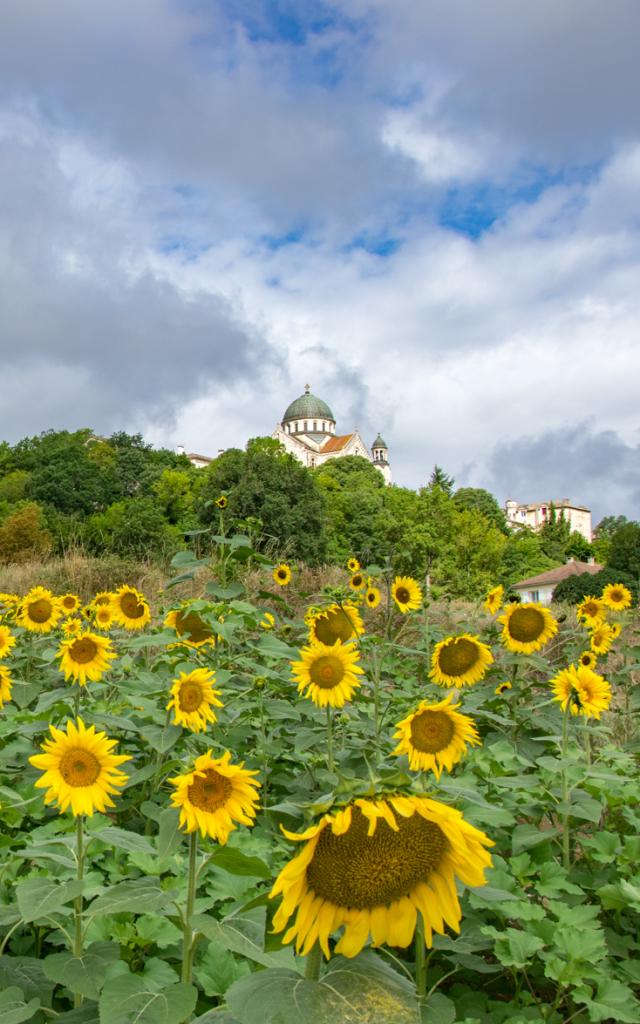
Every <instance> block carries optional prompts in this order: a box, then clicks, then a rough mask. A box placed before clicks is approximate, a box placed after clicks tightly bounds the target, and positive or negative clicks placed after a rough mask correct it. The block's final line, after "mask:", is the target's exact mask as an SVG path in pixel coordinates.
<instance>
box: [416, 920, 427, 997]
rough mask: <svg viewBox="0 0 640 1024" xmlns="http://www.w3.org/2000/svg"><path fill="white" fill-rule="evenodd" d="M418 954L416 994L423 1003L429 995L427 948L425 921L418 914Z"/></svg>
mask: <svg viewBox="0 0 640 1024" xmlns="http://www.w3.org/2000/svg"><path fill="white" fill-rule="evenodd" d="M414 941H415V953H416V992H417V994H418V1000H419V1001H420V1002H421V1003H423V1002H424V1001H425V998H426V993H427V956H426V953H427V947H426V946H425V942H424V921H423V920H422V914H418V920H417V923H416V934H415V940H414Z"/></svg>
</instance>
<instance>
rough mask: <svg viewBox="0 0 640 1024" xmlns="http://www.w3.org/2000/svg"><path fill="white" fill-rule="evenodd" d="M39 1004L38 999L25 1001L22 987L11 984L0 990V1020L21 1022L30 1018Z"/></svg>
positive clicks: (8, 1022)
mask: <svg viewBox="0 0 640 1024" xmlns="http://www.w3.org/2000/svg"><path fill="white" fill-rule="evenodd" d="M39 1006H40V1000H39V999H30V1000H29V1002H28V1003H25V1001H24V992H23V991H22V989H21V988H17V987H16V986H14V985H11V986H10V987H9V988H5V989H4V991H3V992H0V1021H2V1024H21V1022H22V1021H23V1020H30V1019H31V1018H32V1017H33V1015H34V1014H35V1012H36V1010H37V1009H38V1008H39Z"/></svg>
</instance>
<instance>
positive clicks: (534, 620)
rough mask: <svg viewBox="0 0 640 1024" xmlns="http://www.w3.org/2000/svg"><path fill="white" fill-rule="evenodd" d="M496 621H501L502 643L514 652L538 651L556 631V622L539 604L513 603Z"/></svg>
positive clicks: (527, 652)
mask: <svg viewBox="0 0 640 1024" xmlns="http://www.w3.org/2000/svg"><path fill="white" fill-rule="evenodd" d="M498 622H501V623H502V627H503V628H502V637H501V640H502V643H503V644H504V646H505V647H506V648H507V650H508V651H514V652H515V653H516V654H533V652H534V651H539V650H540V649H541V648H542V647H544V645H545V644H546V642H547V640H550V639H551V637H552V636H554V635H555V634H556V633H557V632H558V623H557V622H556V620H555V619H554V617H553V615H552V614H551V612H550V611H549V610H548V609H547V608H543V607H542V605H540V604H535V603H531V604H526V603H523V604H513V605H510V606H509V608H505V612H504V615H501V616H500V618H499V619H498Z"/></svg>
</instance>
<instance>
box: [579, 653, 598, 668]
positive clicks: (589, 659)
mask: <svg viewBox="0 0 640 1024" xmlns="http://www.w3.org/2000/svg"><path fill="white" fill-rule="evenodd" d="M578 664H579V665H583V666H584V667H585V668H595V667H596V665H597V664H598V659H597V657H596V655H595V654H594V653H593V651H583V652H582V654H581V655H580V657H579V658H578Z"/></svg>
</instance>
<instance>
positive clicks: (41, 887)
mask: <svg viewBox="0 0 640 1024" xmlns="http://www.w3.org/2000/svg"><path fill="white" fill-rule="evenodd" d="M82 888H83V884H82V882H81V881H78V880H76V879H74V880H73V881H70V882H63V883H62V884H60V882H52V881H51V879H49V878H25V880H24V881H23V882H18V884H17V885H16V899H17V901H18V908H19V910H20V914H21V915H22V919H23V920H24V921H37V920H39V919H40V918H43V917H48V916H49V914H53V913H55V911H56V910H60V908H61V907H63V906H64V905H65V903H70V902H71V900H72V899H75V897H76V896H79V895H80V893H81V892H82Z"/></svg>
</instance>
